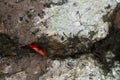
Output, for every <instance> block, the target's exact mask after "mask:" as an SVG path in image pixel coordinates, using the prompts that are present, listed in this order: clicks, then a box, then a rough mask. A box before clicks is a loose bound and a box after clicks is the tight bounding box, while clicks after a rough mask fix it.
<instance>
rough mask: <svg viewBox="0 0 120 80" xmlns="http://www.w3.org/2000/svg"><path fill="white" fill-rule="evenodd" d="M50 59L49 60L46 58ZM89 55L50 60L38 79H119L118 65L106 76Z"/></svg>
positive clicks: (119, 67) (119, 68)
mask: <svg viewBox="0 0 120 80" xmlns="http://www.w3.org/2000/svg"><path fill="white" fill-rule="evenodd" d="M48 61H50V60H48ZM100 65H101V64H98V63H97V62H96V61H95V60H94V59H92V56H91V55H84V56H81V57H80V58H78V59H65V60H63V61H60V60H54V61H51V66H49V67H48V72H47V73H45V74H44V75H43V76H41V77H40V78H39V80H119V79H120V77H119V74H120V71H119V70H120V66H119V65H118V64H117V65H118V67H116V68H113V69H112V73H110V74H109V75H108V76H105V75H104V72H103V71H102V69H101V68H99V66H100Z"/></svg>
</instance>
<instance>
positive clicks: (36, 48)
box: [29, 44, 46, 56]
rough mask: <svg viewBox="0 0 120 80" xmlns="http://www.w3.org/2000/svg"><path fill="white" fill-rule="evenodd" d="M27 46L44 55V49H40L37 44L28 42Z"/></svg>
mask: <svg viewBox="0 0 120 80" xmlns="http://www.w3.org/2000/svg"><path fill="white" fill-rule="evenodd" d="M29 47H30V48H31V49H33V50H35V51H36V52H37V53H39V54H40V55H42V56H46V51H45V49H40V48H39V45H38V44H30V45H29Z"/></svg>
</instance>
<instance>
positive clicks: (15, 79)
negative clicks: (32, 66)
mask: <svg viewBox="0 0 120 80" xmlns="http://www.w3.org/2000/svg"><path fill="white" fill-rule="evenodd" d="M26 76H27V75H26V73H25V72H24V71H23V72H19V73H16V74H14V75H12V76H9V77H5V80H26Z"/></svg>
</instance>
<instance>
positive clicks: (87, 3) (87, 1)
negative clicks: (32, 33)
mask: <svg viewBox="0 0 120 80" xmlns="http://www.w3.org/2000/svg"><path fill="white" fill-rule="evenodd" d="M53 1H54V0H53ZM57 1H58V2H59V0H57ZM57 1H56V0H55V2H57ZM116 4H117V2H116V1H115V0H68V1H67V2H66V3H64V4H63V5H51V8H45V9H44V11H45V13H46V16H45V18H46V17H47V18H46V20H45V21H47V26H48V28H47V29H43V30H42V31H43V32H46V33H48V34H49V35H53V34H59V35H62V36H63V32H64V33H65V34H66V35H69V34H70V33H72V34H77V33H78V32H79V36H85V37H87V38H90V39H92V40H100V39H103V38H104V37H106V35H107V34H108V30H109V29H108V23H107V22H103V19H102V17H103V15H105V14H107V12H108V11H110V10H112V9H113V8H114V7H115V6H116ZM109 5H110V6H111V7H110V8H109V9H106V7H107V6H109ZM91 32H92V34H90V33H91ZM91 36H92V37H91Z"/></svg>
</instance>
